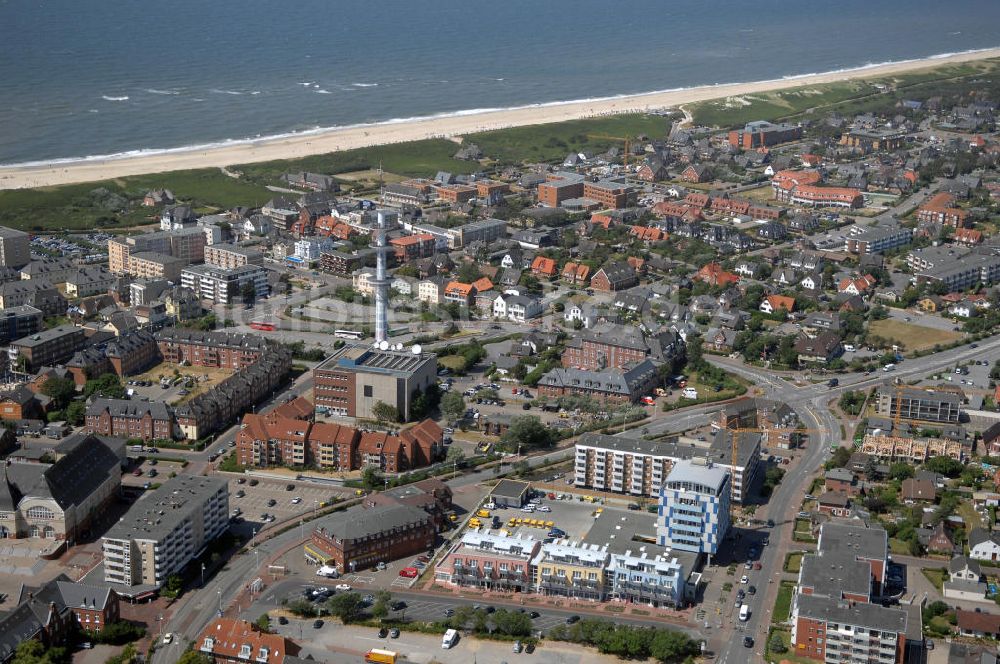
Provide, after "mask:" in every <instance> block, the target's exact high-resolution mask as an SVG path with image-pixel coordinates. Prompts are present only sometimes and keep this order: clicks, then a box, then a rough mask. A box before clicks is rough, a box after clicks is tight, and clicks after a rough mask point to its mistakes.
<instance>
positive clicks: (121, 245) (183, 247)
mask: <svg viewBox="0 0 1000 664" xmlns="http://www.w3.org/2000/svg"><path fill="white" fill-rule="evenodd" d="M143 252H154V253H159V254H165V255H167V256H172V257H174V258H179V259H180V260H182V261H183V265H188V264H190V263H200V262H202V261H203V260H204V259H205V233H204V232H203V230H202V229H201V228H184V229H181V230H174V231H158V232H156V233H145V234H142V235H130V236H128V237H114V238H111V239H110V240H108V269H110V270H111V271H112V272H113V273H115V274H128V273H129V272H130V259H131V256H132V255H133V254H137V253H143Z"/></svg>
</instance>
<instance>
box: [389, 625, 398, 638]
mask: <svg viewBox="0 0 1000 664" xmlns="http://www.w3.org/2000/svg"><path fill="white" fill-rule="evenodd" d="M389 638H390V639H398V638H399V630H398V629H396V628H395V627H393V628H392V629H390V630H389Z"/></svg>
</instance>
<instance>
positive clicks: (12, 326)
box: [0, 305, 44, 343]
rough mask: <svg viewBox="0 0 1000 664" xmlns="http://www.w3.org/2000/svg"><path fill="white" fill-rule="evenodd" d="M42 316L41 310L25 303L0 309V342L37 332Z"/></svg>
mask: <svg viewBox="0 0 1000 664" xmlns="http://www.w3.org/2000/svg"><path fill="white" fill-rule="evenodd" d="M43 318H44V316H43V314H42V312H41V310H39V309H36V308H35V307H30V306H27V305H22V306H18V307H8V308H6V309H0V343H7V342H8V341H12V340H13V339H20V338H21V337H26V336H28V335H31V334H34V333H36V332H38V330H40V329H42V319H43Z"/></svg>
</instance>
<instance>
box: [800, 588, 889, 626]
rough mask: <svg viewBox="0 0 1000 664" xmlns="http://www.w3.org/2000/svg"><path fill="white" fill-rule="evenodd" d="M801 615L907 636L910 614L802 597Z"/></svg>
mask: <svg viewBox="0 0 1000 664" xmlns="http://www.w3.org/2000/svg"><path fill="white" fill-rule="evenodd" d="M795 601H796V603H797V604H798V608H799V615H800V616H805V617H808V618H813V619H816V620H823V621H825V622H828V623H837V624H840V625H857V626H859V627H865V628H866V629H877V630H879V631H881V632H897V633H904V634H905V633H906V625H907V619H906V618H907V615H906V611H902V610H900V609H890V608H886V607H884V606H882V605H881V604H865V603H861V602H847V601H845V600H835V599H830V598H827V597H819V596H817V595H798V596H796V598H795Z"/></svg>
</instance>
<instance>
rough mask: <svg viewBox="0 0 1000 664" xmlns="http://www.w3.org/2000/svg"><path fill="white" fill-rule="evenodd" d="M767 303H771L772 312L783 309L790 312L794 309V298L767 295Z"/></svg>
mask: <svg viewBox="0 0 1000 664" xmlns="http://www.w3.org/2000/svg"><path fill="white" fill-rule="evenodd" d="M767 301H768V302H770V303H771V310H772V311H777V310H778V309H784V310H785V311H789V312H790V311H793V310H794V309H795V298H794V297H788V296H787V295H768V296H767Z"/></svg>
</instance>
